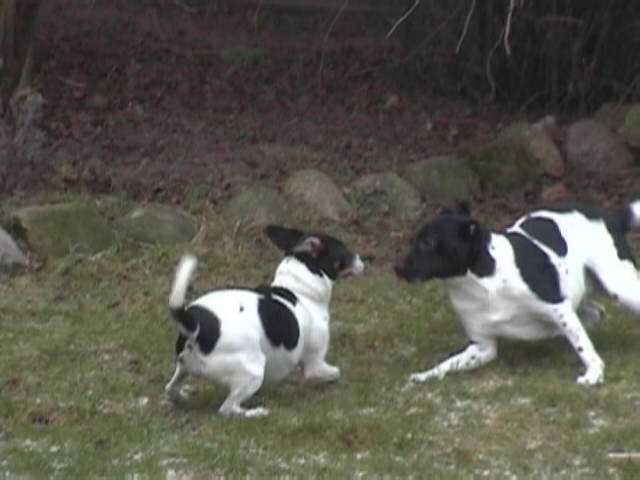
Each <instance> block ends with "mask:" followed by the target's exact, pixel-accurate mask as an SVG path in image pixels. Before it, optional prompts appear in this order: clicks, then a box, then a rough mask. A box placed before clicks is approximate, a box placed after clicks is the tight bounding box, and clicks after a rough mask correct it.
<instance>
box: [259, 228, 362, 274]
mask: <svg viewBox="0 0 640 480" xmlns="http://www.w3.org/2000/svg"><path fill="white" fill-rule="evenodd" d="M265 233H266V234H267V236H268V237H269V239H270V240H271V241H272V242H273V243H274V244H275V245H276V246H277V247H278V248H280V249H281V250H282V251H283V252H284V253H285V255H292V256H294V257H296V258H297V259H298V260H300V261H301V262H302V263H304V264H305V265H306V266H307V268H308V269H309V271H310V272H312V273H314V274H316V275H320V276H321V275H323V274H324V275H326V276H327V277H329V278H330V279H331V280H336V279H337V278H338V276H339V275H340V273H341V272H342V271H344V270H347V269H348V268H349V267H350V266H351V265H352V264H353V257H354V255H353V253H351V252H350V251H349V249H348V248H347V247H346V246H345V244H344V243H342V242H341V241H340V240H338V239H336V238H334V237H332V236H330V235H324V234H320V233H312V234H305V233H303V232H301V231H300V230H296V229H290V228H284V227H278V226H274V225H270V226H268V227H266V229H265ZM311 238H313V239H315V240H316V241H315V242H313V248H309V249H307V248H301V245H304V244H305V242H306V241H308V240H309V239H311Z"/></svg>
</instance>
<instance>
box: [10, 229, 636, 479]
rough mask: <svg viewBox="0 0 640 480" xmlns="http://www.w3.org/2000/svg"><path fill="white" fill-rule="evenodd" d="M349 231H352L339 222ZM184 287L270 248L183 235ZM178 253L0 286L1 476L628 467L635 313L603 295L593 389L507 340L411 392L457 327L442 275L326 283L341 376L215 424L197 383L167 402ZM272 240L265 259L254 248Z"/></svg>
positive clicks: (123, 257) (373, 274)
mask: <svg viewBox="0 0 640 480" xmlns="http://www.w3.org/2000/svg"><path fill="white" fill-rule="evenodd" d="M342 236H343V237H345V236H346V237H347V238H349V240H350V242H351V243H355V244H359V243H362V242H364V241H365V240H364V239H363V238H360V237H358V234H357V233H354V232H344V235H342ZM192 249H194V250H195V251H196V253H197V254H198V256H199V257H200V260H201V266H200V268H199V270H198V274H197V278H196V282H195V288H196V290H197V291H203V290H205V289H207V288H210V287H215V286H224V285H229V284H236V285H237V284H246V285H256V284H258V283H261V282H265V281H269V279H270V277H271V275H272V273H273V268H274V266H275V265H276V263H277V261H278V254H277V252H276V251H275V248H271V247H266V243H265V242H264V241H262V240H259V239H251V238H249V237H247V236H246V235H245V236H243V235H242V234H240V235H239V237H238V238H235V239H234V240H233V241H232V240H229V238H227V237H224V236H223V235H222V234H220V236H219V237H218V238H211V239H208V240H207V244H206V245H205V244H204V243H200V244H199V245H195V246H192ZM181 251H182V249H181V248H177V247H176V248H167V247H144V248H143V247H139V248H135V247H131V246H124V245H123V246H120V247H119V248H116V249H113V250H112V251H109V252H106V253H105V254H102V255H99V256H95V257H82V256H69V257H66V258H65V259H63V260H62V261H59V262H56V263H49V264H47V265H46V266H45V267H44V268H43V269H42V270H41V271H37V272H31V273H28V274H24V275H22V276H18V277H14V278H12V279H10V280H4V281H3V283H2V284H0V478H13V477H14V476H18V477H23V478H64V479H70V478H96V477H106V478H196V479H199V478H222V477H225V478H235V477H246V476H249V477H257V478H269V477H275V476H278V477H281V476H288V477H292V478H354V477H355V478H357V477H365V478H381V477H386V478H398V477H414V478H438V479H448V478H451V479H458V478H492V479H494V478H554V479H556V478H594V479H596V478H598V479H600V478H638V477H637V475H638V474H640V466H638V465H632V464H630V465H622V466H618V465H613V464H609V463H608V462H607V459H606V454H607V452H608V451H610V450H631V451H639V450H640V417H639V415H638V412H640V375H639V372H640V349H639V348H638V347H639V346H640V323H639V322H638V320H635V319H633V318H632V317H631V316H630V315H628V314H625V313H623V312H622V311H621V310H618V309H616V308H615V307H614V306H613V305H610V304H607V308H608V311H609V313H610V315H609V318H608V320H607V322H606V323H605V325H604V326H602V327H601V328H600V329H598V330H596V331H595V332H593V334H592V338H593V340H594V342H595V345H596V348H597V349H598V351H599V352H600V354H601V355H602V357H603V358H604V360H605V362H606V363H607V370H606V383H605V385H604V386H602V387H599V388H591V389H587V388H582V387H580V386H578V385H576V384H575V378H576V376H577V375H578V373H579V369H580V365H579V363H578V360H577V357H576V355H575V354H574V353H573V352H572V351H571V350H570V349H569V347H568V346H567V345H566V344H565V342H563V341H561V340H554V341H551V342H547V343H535V344H525V343H519V342H504V343H502V344H501V354H500V357H499V359H498V360H497V361H496V362H494V363H493V364H491V365H489V366H487V367H485V368H483V369H482V370H479V371H477V372H474V373H473V374H458V375H451V376H449V377H446V378H445V379H444V380H443V381H440V382H437V381H436V382H433V383H427V384H425V385H422V386H414V387H410V388H406V386H407V383H406V380H407V378H408V375H409V374H410V373H411V372H413V371H416V370H419V369H422V368H423V367H426V366H429V365H433V364H434V363H435V362H437V361H438V360H439V359H441V358H442V356H444V355H445V354H446V353H447V352H449V351H451V350H454V349H457V348H459V347H460V346H461V345H463V344H464V342H465V339H464V337H463V336H462V334H461V333H460V328H459V326H458V324H457V321H456V319H455V317H454V315H453V313H452V311H451V309H450V307H449V305H448V303H447V300H446V296H445V294H444V292H443V290H442V288H441V287H440V286H439V285H438V284H436V283H432V284H426V285H422V286H413V285H411V286H410V285H406V284H402V283H400V282H398V281H397V280H396V279H395V278H394V277H393V276H392V275H391V274H390V273H389V272H388V271H387V270H386V268H384V265H374V266H373V267H372V268H370V269H369V271H368V273H367V275H366V276H365V277H362V278H358V279H352V280H349V281H347V282H344V283H342V284H339V285H338V286H337V287H336V291H335V296H334V303H333V309H332V311H333V317H332V344H331V348H330V353H329V360H330V361H331V362H333V363H335V364H337V365H339V366H340V367H341V368H342V375H343V376H342V378H341V380H340V381H339V382H338V383H336V384H334V385H305V384H302V383H300V381H299V380H298V379H297V378H293V379H291V380H290V381H288V382H286V383H285V384H283V385H280V386H278V387H275V388H271V389H268V390H265V391H264V392H261V393H260V394H259V395H258V396H257V397H256V398H255V399H253V400H252V401H251V404H254V405H265V406H267V407H268V408H270V410H271V412H272V414H271V416H270V417H267V418H264V419H246V420H238V419H226V418H222V417H220V416H218V415H216V409H217V407H218V406H219V405H220V403H221V402H222V400H223V399H224V397H225V394H226V392H225V391H223V389H221V388H219V387H216V386H214V385H212V384H210V383H207V382H204V381H201V380H197V379H191V380H189V381H188V386H189V387H190V398H189V400H188V401H186V402H185V403H184V404H183V405H180V406H179V407H170V406H168V405H166V404H165V403H164V402H163V397H162V391H163V387H164V384H165V383H166V382H167V381H168V379H169V378H170V376H171V374H172V371H173V365H172V364H173V344H174V340H175V333H176V329H175V326H174V325H173V323H172V321H171V320H170V319H169V316H168V314H167V307H166V299H167V296H168V289H169V284H170V280H171V275H172V272H173V269H174V266H175V262H176V260H177V258H178V257H179V255H180V253H181ZM265 252H266V253H265Z"/></svg>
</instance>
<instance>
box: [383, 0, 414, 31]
mask: <svg viewBox="0 0 640 480" xmlns="http://www.w3.org/2000/svg"><path fill="white" fill-rule="evenodd" d="M419 4H420V0H416V1H415V3H414V4H413V6H412V7H411V8H410V9H409V10H408V11H407V13H405V14H404V15H402V16H401V17H400V18H399V19H398V21H397V22H396V23H395V24H394V25H393V27H392V28H391V30H389V33H387V38H389V37H390V36H391V35H393V32H395V30H396V28H398V26H399V25H400V24H401V23H402V22H404V21H405V20H406V19H407V17H408V16H409V15H411V14H412V13H413V11H414V10H415V9H416V8H417V7H418V5H419Z"/></svg>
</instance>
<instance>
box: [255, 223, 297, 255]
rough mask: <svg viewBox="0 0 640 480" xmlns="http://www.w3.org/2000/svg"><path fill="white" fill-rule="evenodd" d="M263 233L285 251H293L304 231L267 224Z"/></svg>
mask: <svg viewBox="0 0 640 480" xmlns="http://www.w3.org/2000/svg"><path fill="white" fill-rule="evenodd" d="M264 233H265V234H266V235H267V237H269V240H271V242H272V243H273V244H274V245H275V246H276V247H278V248H279V249H280V250H282V251H283V252H285V253H290V252H293V250H294V248H295V247H296V246H297V245H298V243H300V240H302V237H304V232H301V231H300V230H296V229H295V228H286V227H280V226H278V225H269V226H267V227H266V228H265V229H264Z"/></svg>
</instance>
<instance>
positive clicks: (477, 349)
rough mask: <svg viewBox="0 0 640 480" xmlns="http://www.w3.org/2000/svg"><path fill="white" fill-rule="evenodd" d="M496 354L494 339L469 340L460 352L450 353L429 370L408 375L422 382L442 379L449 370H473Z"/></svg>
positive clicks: (496, 348)
mask: <svg viewBox="0 0 640 480" xmlns="http://www.w3.org/2000/svg"><path fill="white" fill-rule="evenodd" d="M497 355H498V347H497V344H496V341H495V340H484V341H482V342H471V343H469V345H467V347H466V348H464V349H463V350H462V351H460V352H455V353H452V354H451V355H450V356H449V358H447V359H446V360H445V361H444V362H442V363H440V364H438V365H437V366H436V367H434V368H432V369H431V370H426V371H424V372H418V373H414V374H412V375H411V377H409V379H410V380H411V381H412V382H415V383H422V382H426V381H427V380H430V379H432V378H437V379H442V378H444V376H445V375H446V374H447V373H449V372H457V371H464V370H475V369H476V368H478V367H481V366H482V365H485V364H487V363H489V362H490V361H491V360H493V359H494V358H496V357H497Z"/></svg>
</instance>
